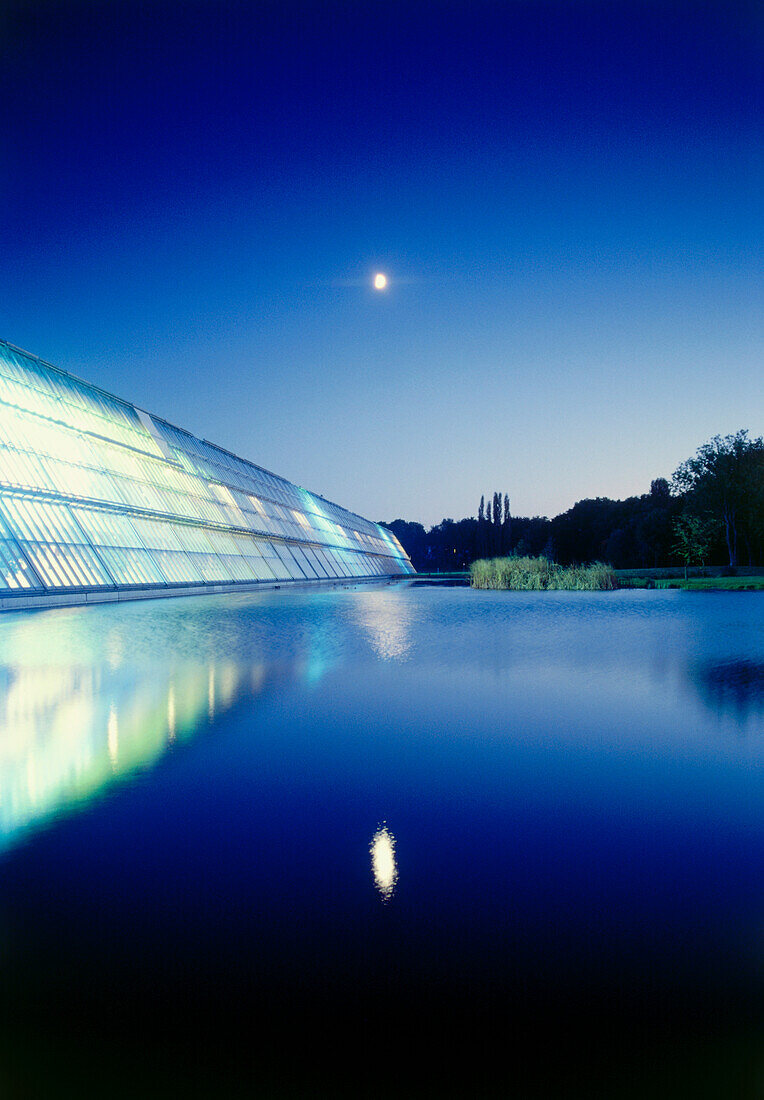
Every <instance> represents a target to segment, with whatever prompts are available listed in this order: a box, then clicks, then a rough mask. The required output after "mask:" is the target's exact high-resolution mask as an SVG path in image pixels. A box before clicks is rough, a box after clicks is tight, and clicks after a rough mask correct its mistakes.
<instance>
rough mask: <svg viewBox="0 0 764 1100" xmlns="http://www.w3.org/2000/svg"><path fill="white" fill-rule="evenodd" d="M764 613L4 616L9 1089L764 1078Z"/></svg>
mask: <svg viewBox="0 0 764 1100" xmlns="http://www.w3.org/2000/svg"><path fill="white" fill-rule="evenodd" d="M763 611H764V597H763V596H762V595H760V594H758V593H718V594H717V593H692V592H643V591H635V592H618V593H561V592H557V593H527V594H525V593H500V592H473V591H471V590H469V589H453V588H451V589H441V588H426V587H405V586H389V587H380V588H376V589H372V588H365V587H359V588H357V589H344V590H335V591H324V592H313V593H279V592H277V593H273V594H270V595H265V594H264V595H258V596H242V597H233V596H227V597H222V598H219V599H213V598H206V597H202V598H194V599H183V600H176V601H171V600H166V601H156V602H153V601H152V602H150V603H146V604H141V603H134V604H127V605H123V606H121V607H101V608H89V609H72V610H61V611H47V612H42V613H35V614H26V615H21V614H19V615H16V614H13V615H8V614H6V615H3V616H2V617H0V988H1V989H2V1003H1V1005H0V1012H1V1022H2V1033H1V1034H2V1045H1V1047H0V1052H1V1054H2V1062H1V1063H0V1091H1V1092H2V1095H3V1096H10V1097H16V1096H19V1097H21V1096H24V1097H26V1096H30V1097H38V1096H43V1097H57V1096H69V1095H72V1096H91V1095H92V1096H98V1097H109V1096H114V1095H120V1096H121V1095H126V1096H167V1097H175V1096H184V1095H189V1094H193V1095H199V1094H201V1095H209V1096H239V1095H242V1096H263V1097H270V1096H296V1097H302V1096H318V1097H323V1096H326V1097H334V1096H354V1097H366V1096H368V1097H376V1096H379V1097H399V1096H443V1095H457V1096H465V1097H469V1096H496V1097H549V1098H552V1100H554V1098H556V1097H561V1098H567V1097H572V1096H582V1097H594V1096H603V1097H608V1098H610V1097H614V1098H615V1097H640V1098H642V1097H648V1096H649V1097H659V1096H664V1097H672V1098H673V1097H683V1096H687V1097H693V1098H698V1097H713V1098H715V1100H716V1098H725V1097H731V1098H732V1097H748V1096H750V1097H756V1096H761V1095H764V1047H763V1046H762V1030H761V1025H762V1015H763V1014H762V1000H761V994H762V984H763V983H762V954H763V947H764V878H763V876H762V872H763V871H764V816H763V813H762V811H764V783H763V782H762V778H763V777H762V760H763V759H764V634H763V629H762V620H763V619H764V615H762V612H763Z"/></svg>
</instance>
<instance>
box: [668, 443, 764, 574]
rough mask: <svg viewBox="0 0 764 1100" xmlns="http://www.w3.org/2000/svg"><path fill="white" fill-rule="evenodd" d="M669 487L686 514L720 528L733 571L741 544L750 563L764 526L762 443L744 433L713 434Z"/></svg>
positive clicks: (687, 462)
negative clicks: (702, 517)
mask: <svg viewBox="0 0 764 1100" xmlns="http://www.w3.org/2000/svg"><path fill="white" fill-rule="evenodd" d="M673 482H674V491H675V492H676V493H677V494H678V495H681V496H683V497H685V500H686V503H687V507H688V509H689V510H690V511H692V512H693V513H695V514H696V515H702V514H705V513H707V514H708V515H710V516H712V517H713V518H714V519H715V521H716V523H717V525H718V526H721V528H722V530H723V532H724V540H725V543H726V546H727V553H728V556H729V564H730V565H731V566H734V565H737V563H738V554H739V549H740V542H741V541H742V542H744V543H745V545H746V549H747V551H748V558H749V561H751V560H752V559H753V555H754V547H755V546H756V543H757V542H760V539H761V531H762V527H764V518H763V516H762V513H763V512H764V439H762V438H759V439H749V438H748V432H747V431H746V430H741V431H739V432H736V433H735V434H734V435H726V436H719V435H716V436H714V438H713V439H711V440H709V442H708V443H704V444H703V445H702V446H701V447H699V448H698V451H697V454H696V455H695V456H694V457H693V458H688V459H687V461H686V462H683V463H682V464H681V465H680V466H679V467H678V468H677V469H676V471H675V472H674V478H673Z"/></svg>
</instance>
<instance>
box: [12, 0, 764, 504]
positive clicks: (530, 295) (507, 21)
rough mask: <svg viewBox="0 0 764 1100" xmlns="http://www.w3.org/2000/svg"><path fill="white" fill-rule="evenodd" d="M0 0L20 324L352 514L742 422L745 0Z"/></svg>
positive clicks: (751, 329) (635, 477)
mask: <svg viewBox="0 0 764 1100" xmlns="http://www.w3.org/2000/svg"><path fill="white" fill-rule="evenodd" d="M2 10H3V14H2V15H0V37H1V39H2V49H3V58H2V75H1V76H0V83H1V84H2V102H3V108H4V109H3V112H2V124H1V128H0V140H1V141H2V145H1V147H0V157H1V161H0V163H1V165H2V166H1V167H0V223H1V225H2V240H3V254H4V255H3V261H4V262H3V267H4V275H3V286H2V295H1V296H0V336H1V337H3V338H4V339H7V340H10V341H11V342H12V343H15V344H17V345H19V346H21V347H23V348H26V349H27V350H29V351H32V352H35V353H36V354H38V355H40V356H41V357H43V358H45V359H48V360H49V361H51V362H53V363H55V364H57V365H59V366H62V367H64V368H66V369H68V370H71V371H72V372H74V373H76V374H78V375H80V376H82V377H84V378H87V379H88V380H91V381H94V382H97V383H98V384H100V385H101V386H103V387H104V388H105V389H107V390H111V391H113V392H115V393H118V394H120V395H122V396H124V397H127V398H129V399H130V400H133V401H135V402H136V403H138V404H139V405H142V406H143V407H145V408H147V409H149V410H150V411H152V412H155V413H158V414H159V415H162V416H164V417H166V418H167V419H169V420H171V421H173V422H175V423H177V424H180V425H181V426H183V427H185V428H188V429H190V430H191V431H193V432H195V433H196V434H198V435H201V436H204V437H206V438H208V439H211V440H212V441H213V442H216V443H220V444H222V445H224V446H226V447H228V448H229V449H231V450H233V451H235V452H237V453H239V454H241V455H244V456H245V457H247V458H251V459H252V460H254V461H255V462H258V463H259V464H261V465H263V466H266V467H268V468H270V469H272V470H275V471H276V472H277V473H279V474H283V475H284V476H286V477H288V478H290V479H291V480H294V481H296V482H297V483H299V484H301V485H305V486H306V487H307V488H309V489H313V490H316V491H318V492H320V493H323V494H324V495H325V496H327V497H329V498H331V499H333V500H336V501H337V502H338V503H340V504H343V505H345V506H346V507H350V508H352V509H354V510H356V511H359V512H360V513H361V514H363V515H366V516H369V517H370V518H372V519H393V518H397V517H402V518H404V519H410V520H419V521H421V522H424V523H425V524H427V525H429V524H432V523H435V522H438V521H439V520H440V519H441V518H442V517H443V516H444V515H447V516H453V517H454V518H459V517H461V516H463V515H469V514H474V513H475V512H476V509H477V504H478V501H479V499H480V495H481V493H483V492H486V493H487V492H492V491H493V490H502V491H507V492H508V493H509V494H510V496H511V498H512V510H513V512H514V513H515V514H518V515H522V514H535V513H539V514H547V515H550V516H552V515H554V514H556V513H557V512H560V511H562V510H564V509H566V508H569V507H570V506H571V505H572V504H573V503H574V502H575V501H576V500H577V499H579V498H581V497H587V496H612V497H622V496H627V495H630V494H632V493H641V492H646V491H648V490H649V487H650V480H651V479H652V478H654V477H658V476H667V477H670V475H671V473H672V471H673V470H674V468H675V467H676V466H677V465H678V463H679V462H680V461H682V460H683V459H685V458H687V457H689V455H691V454H692V453H694V451H695V450H696V448H697V446H698V445H699V444H700V443H702V442H704V441H705V440H706V439H708V438H709V437H710V436H712V435H714V434H716V433H717V432H718V433H722V434H726V433H727V432H733V431H736V430H737V429H738V428H741V427H747V428H749V429H750V430H751V431H752V433H753V434H755V435H758V434H760V433H761V432H762V429H763V428H764V415H763V414H764V388H763V387H762V386H761V363H762V360H763V358H764V357H763V356H762V325H761V299H760V286H761V283H760V276H761V243H762V233H761V229H762V217H761V215H762V203H761V194H762V182H763V179H762V176H763V173H762V142H761V132H762V131H761V120H762V84H761V78H760V71H761V68H760V67H761V61H762V41H763V39H764V25H763V23H762V19H761V17H760V15H758V14H757V6H756V5H755V4H753V3H751V4H748V3H736V2H735V0H728V2H726V3H719V4H715V5H714V4H703V3H701V2H695V3H686V4H671V3H669V2H668V0H663V2H660V0H642V2H640V3H634V2H630V0H622V2H613V0H608V2H602V3H584V2H581V3H577V2H576V0H568V2H565V3H563V2H553V0H526V2H523V0H516V2H511V0H506V2H504V3H490V2H484V0H471V2H469V3H468V2H466V0H464V2H458V3H457V2H445V0H444V2H432V3H420V2H418V0H407V2H400V0H387V2H386V3H371V2H364V0H355V2H350V0H348V2H346V3H341V4H340V3H332V2H331V0H329V2H324V3H320V4H319V3H314V4H307V3H302V4H298V3H291V2H289V0H281V2H277V0H273V2H271V0H263V2H261V3H254V2H252V3H241V4H236V3H226V2H216V3H213V2H209V3H203V2H198V3H194V2H184V3H180V2H177V3H174V2H172V0H156V2H154V3H150V2H144V3H142V4H140V3H130V4H123V3H120V2H112V3H88V2H85V0H79V2H76V0H71V2H61V3H55V2H50V3H28V2H21V0H10V3H9V2H8V0H6V3H4V5H3V9H2ZM377 270H379V271H384V272H386V273H387V274H388V275H389V278H390V286H389V289H388V290H387V291H386V292H384V293H376V292H374V291H373V290H372V289H371V278H372V276H373V274H374V272H375V271H377Z"/></svg>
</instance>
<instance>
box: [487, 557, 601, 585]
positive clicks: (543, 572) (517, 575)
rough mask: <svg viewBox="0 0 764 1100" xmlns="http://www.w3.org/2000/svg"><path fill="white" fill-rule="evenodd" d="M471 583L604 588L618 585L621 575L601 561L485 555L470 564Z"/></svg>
mask: <svg viewBox="0 0 764 1100" xmlns="http://www.w3.org/2000/svg"><path fill="white" fill-rule="evenodd" d="M470 584H471V585H472V587H473V588H500V589H510V588H511V589H517V590H521V591H534V592H543V591H549V590H550V589H566V590H569V591H582V592H583V591H586V592H604V591H610V590H612V589H614V588H618V578H617V577H616V575H615V570H614V569H613V567H612V566H611V565H607V564H606V563H605V562H601V561H596V562H592V564H591V565H569V566H562V565H557V564H555V562H551V561H548V560H547V558H518V557H510V558H490V559H485V558H484V559H481V560H480V561H475V562H473V563H472V565H471V566H470Z"/></svg>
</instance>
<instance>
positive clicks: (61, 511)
mask: <svg viewBox="0 0 764 1100" xmlns="http://www.w3.org/2000/svg"><path fill="white" fill-rule="evenodd" d="M413 572H414V570H413V567H412V565H411V563H410V561H409V559H408V558H407V556H406V554H405V552H404V550H403V548H402V547H401V545H400V543H399V542H398V540H397V539H396V538H395V536H394V535H393V534H392V533H391V532H389V531H387V530H385V529H384V528H383V527H380V526H379V525H378V524H376V523H371V522H370V521H369V520H366V519H362V518H361V516H357V515H355V514H354V513H353V512H348V511H346V510H345V509H344V508H340V507H338V505H336V504H331V503H330V502H329V501H327V500H324V499H323V497H320V496H316V495H315V494H313V493H309V492H308V491H307V490H306V489H301V488H299V487H298V486H297V485H293V484H292V483H291V482H289V481H285V480H284V478H281V477H277V476H276V475H275V474H272V473H269V472H268V471H267V470H263V469H261V467H259V466H255V465H253V464H252V463H251V462H247V461H246V460H245V459H243V458H237V456H236V455H233V454H230V453H229V452H228V451H225V450H223V449H222V448H220V447H215V446H213V445H212V444H211V443H207V442H206V441H204V440H201V439H197V438H196V437H195V436H193V435H191V434H190V433H189V432H185V431H183V430H182V429H180V428H176V427H174V426H173V425H172V424H168V423H167V422H166V421H164V420H160V419H159V418H158V417H155V416H150V415H149V414H148V413H146V412H143V410H142V409H137V408H136V407H135V406H134V405H130V404H128V403H127V402H126V401H122V400H121V399H120V398H117V397H113V396H112V395H111V394H108V393H105V392H104V391H103V390H99V389H98V388H97V387H96V386H92V385H89V384H88V383H86V382H82V381H80V380H79V379H77V378H74V377H72V375H70V374H67V373H66V372H65V371H62V370H59V369H58V368H56V367H52V366H50V365H49V364H48V363H44V362H43V361H42V360H40V359H37V358H36V357H35V356H33V355H30V354H29V353H28V352H24V351H20V350H19V349H18V348H15V347H13V346H12V345H10V344H7V343H5V342H3V341H0V607H2V608H11V607H20V606H25V605H27V604H34V605H39V604H43V605H45V604H47V605H50V604H53V603H56V604H59V603H62V604H64V603H81V602H98V601H103V600H109V599H126V598H135V597H138V596H151V595H173V594H176V595H180V594H188V593H192V592H204V591H213V592H220V591H231V590H238V589H240V588H254V587H258V586H264V585H268V584H269V583H270V584H274V583H277V584H288V583H291V582H302V583H305V582H319V581H324V582H327V581H334V582H336V581H338V580H339V581H345V580H348V579H351V578H354V579H355V578H358V579H361V578H363V579H366V578H375V577H394V576H400V575H405V574H409V573H413Z"/></svg>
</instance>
